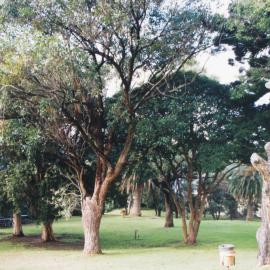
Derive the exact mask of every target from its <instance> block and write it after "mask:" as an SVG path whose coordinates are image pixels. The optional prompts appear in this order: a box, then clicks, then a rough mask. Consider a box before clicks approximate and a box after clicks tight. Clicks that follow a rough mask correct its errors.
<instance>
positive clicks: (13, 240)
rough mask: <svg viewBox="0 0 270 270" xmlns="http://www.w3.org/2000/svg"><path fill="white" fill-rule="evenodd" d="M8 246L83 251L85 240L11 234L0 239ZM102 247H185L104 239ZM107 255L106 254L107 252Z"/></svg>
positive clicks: (123, 248)
mask: <svg viewBox="0 0 270 270" xmlns="http://www.w3.org/2000/svg"><path fill="white" fill-rule="evenodd" d="M2 244H3V245H5V244H8V245H9V248H11V249H13V248H17V247H23V248H24V249H26V250H27V249H30V250H33V249H41V250H42V249H43V250H52V251H76V250H78V251H81V250H83V244H84V240H83V238H82V237H81V236H80V235H78V234H60V235H59V234H57V235H56V241H52V242H43V241H42V240H41V238H40V235H34V234H31V235H26V236H24V237H12V236H10V234H6V236H5V237H2V239H0V245H2ZM101 245H102V247H103V249H104V250H106V251H109V252H113V251H119V250H128V249H133V250H136V249H142V248H143V249H152V248H160V247H170V248H176V247H177V248H179V247H181V246H182V247H184V245H182V244H181V242H180V241H179V240H178V241H177V240H176V241H168V242H167V243H164V242H163V243H160V244H158V243H151V242H146V241H145V239H137V240H132V239H121V240H118V241H116V242H113V241H111V239H107V238H105V239H104V238H103V239H102V240H101ZM105 253H106V252H105Z"/></svg>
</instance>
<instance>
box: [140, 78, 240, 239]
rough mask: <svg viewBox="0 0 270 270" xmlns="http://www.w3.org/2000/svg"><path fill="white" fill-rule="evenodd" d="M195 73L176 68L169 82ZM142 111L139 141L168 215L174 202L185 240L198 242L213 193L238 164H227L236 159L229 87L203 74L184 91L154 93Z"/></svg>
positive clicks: (169, 216)
mask: <svg viewBox="0 0 270 270" xmlns="http://www.w3.org/2000/svg"><path fill="white" fill-rule="evenodd" d="M192 77H193V74H192V73H185V74H183V73H176V74H175V75H174V77H173V79H172V80H171V81H170V82H168V84H169V85H170V84H171V85H173V86H174V87H177V85H181V84H182V83H183V82H184V81H185V80H189V79H190V78H192ZM140 114H141V115H140V116H141V121H140V122H139V123H138V126H137V129H138V132H137V135H136V142H137V144H139V143H140V144H141V147H140V148H141V157H143V159H142V160H141V166H144V167H145V164H146V162H147V163H148V164H149V165H148V166H150V167H152V174H153V176H152V178H153V179H156V183H157V185H159V186H160V187H161V189H162V190H163V191H164V195H165V199H166V200H167V202H166V204H167V208H168V211H167V213H168V214H167V215H166V216H167V218H168V220H167V221H169V219H171V218H172V209H173V207H174V205H175V206H176V207H177V210H178V213H180V214H181V218H182V235H183V239H184V242H185V243H187V244H194V243H195V242H196V239H197V235H198V231H199V227H200V223H201V219H202V215H203V212H204V210H205V205H206V199H207V196H208V194H210V193H211V192H213V191H214V190H215V188H216V187H217V186H218V185H219V183H220V182H221V181H222V180H224V179H225V175H227V174H228V173H229V171H230V170H232V169H233V167H234V166H238V165H237V164H235V165H234V166H233V167H228V168H226V167H227V165H229V164H230V163H231V162H233V160H235V159H236V155H235V152H234V151H233V128H232V120H233V119H234V118H235V110H234V109H233V108H232V107H231V101H230V92H229V89H228V87H225V86H222V85H220V84H218V83H217V82H216V81H213V80H210V79H209V78H207V77H201V76H199V77H197V78H196V79H195V80H194V82H193V84H192V85H189V86H187V87H186V88H185V91H183V92H182V93H176V94H174V95H169V96H168V95H163V96H162V97H157V98H155V99H152V100H151V101H150V102H149V103H148V104H146V105H145V106H144V107H143V108H142V109H141V111H140ZM143 146H144V147H143ZM145 157H147V161H145V159H146V158H145ZM143 164H144V165H143ZM166 200H165V201H166ZM168 206H169V207H168ZM186 206H188V207H187V208H188V210H189V212H190V219H189V221H187V209H186Z"/></svg>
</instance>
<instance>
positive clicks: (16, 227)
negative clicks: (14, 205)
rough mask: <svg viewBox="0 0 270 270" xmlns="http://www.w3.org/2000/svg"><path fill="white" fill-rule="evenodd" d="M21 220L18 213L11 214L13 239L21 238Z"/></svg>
mask: <svg viewBox="0 0 270 270" xmlns="http://www.w3.org/2000/svg"><path fill="white" fill-rule="evenodd" d="M22 236H24V234H23V229H22V218H21V214H20V213H13V237H22Z"/></svg>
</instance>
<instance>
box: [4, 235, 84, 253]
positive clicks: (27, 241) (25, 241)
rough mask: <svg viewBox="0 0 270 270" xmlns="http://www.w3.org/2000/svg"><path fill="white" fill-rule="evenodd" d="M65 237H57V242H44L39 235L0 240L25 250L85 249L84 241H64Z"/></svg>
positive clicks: (10, 237)
mask: <svg viewBox="0 0 270 270" xmlns="http://www.w3.org/2000/svg"><path fill="white" fill-rule="evenodd" d="M63 238H64V237H61V236H60V237H56V241H52V242H43V241H42V240H41V239H40V236H39V235H30V236H24V237H12V236H7V237H4V238H2V239H1V240H0V243H1V242H10V243H11V244H14V245H22V246H24V247H25V248H31V249H33V248H39V249H47V250H81V249H82V248H83V240H82V239H75V240H74V241H72V239H69V241H64V240H63Z"/></svg>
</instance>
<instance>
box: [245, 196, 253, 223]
mask: <svg viewBox="0 0 270 270" xmlns="http://www.w3.org/2000/svg"><path fill="white" fill-rule="evenodd" d="M253 217H254V210H253V202H252V200H250V199H249V200H248V203H247V217H246V221H252V220H253Z"/></svg>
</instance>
